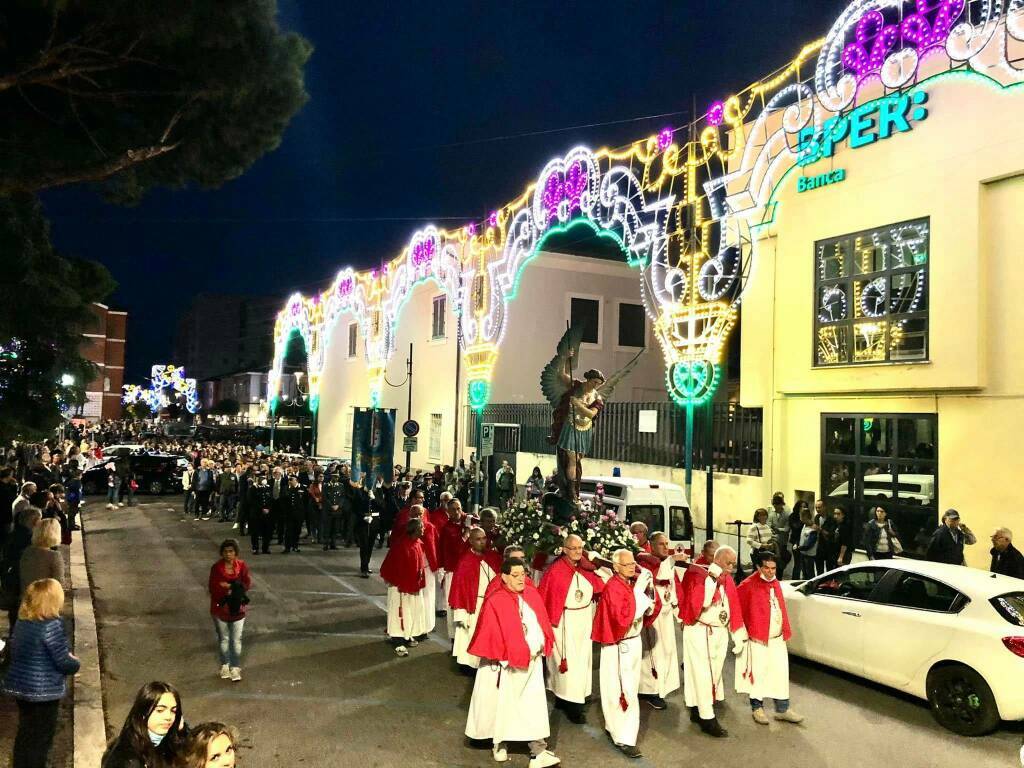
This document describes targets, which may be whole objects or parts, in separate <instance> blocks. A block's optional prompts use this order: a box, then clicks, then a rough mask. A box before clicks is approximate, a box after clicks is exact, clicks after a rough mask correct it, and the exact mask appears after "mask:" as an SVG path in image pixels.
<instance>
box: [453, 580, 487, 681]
mask: <svg viewBox="0 0 1024 768" xmlns="http://www.w3.org/2000/svg"><path fill="white" fill-rule="evenodd" d="M493 579H494V569H493V568H491V566H489V565H488V564H487V563H485V562H484V561H483V560H481V561H480V575H479V577H478V581H477V588H476V610H475V611H473V613H470V612H469V611H467V610H465V609H463V608H456V609H455V611H454V613H455V617H454V618H455V621H456V622H462V624H463V625H464V627H456V628H455V643H454V645H453V647H452V656H454V657H455V660H456V661H457V662H459V664H462V665H464V666H467V667H474V668H476V667H479V666H480V659H478V658H477V657H476V656H474V655H473V654H471V653H470V652H469V641H470V640H472V639H473V632H474V631H475V630H476V619H477V617H478V616H479V615H480V606H481V605H483V602H484V593H485V592H486V591H487V585H488V584H490V583H491V581H492V580H493Z"/></svg>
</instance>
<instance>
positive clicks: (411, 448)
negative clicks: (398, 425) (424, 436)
mask: <svg viewBox="0 0 1024 768" xmlns="http://www.w3.org/2000/svg"><path fill="white" fill-rule="evenodd" d="M419 441H420V439H419V438H418V437H407V438H405V440H403V441H402V450H403V451H405V452H406V453H415V452H416V451H417V450H418V449H417V448H416V446H417V445H419Z"/></svg>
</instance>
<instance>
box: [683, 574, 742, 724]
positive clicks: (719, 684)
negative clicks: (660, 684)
mask: <svg viewBox="0 0 1024 768" xmlns="http://www.w3.org/2000/svg"><path fill="white" fill-rule="evenodd" d="M716 591H717V592H718V593H719V594H720V596H721V599H720V601H719V602H717V603H714V604H712V602H711V601H712V600H713V599H714V596H715V592H716ZM703 605H704V610H703V611H701V614H700V618H699V620H698V622H697V623H696V624H694V625H692V626H685V627H683V699H684V701H685V703H686V706H687V707H697V709H698V711H699V713H700V717H701V719H702V720H711V719H713V718H714V717H715V709H714V703H715V702H716V701H722V700H724V699H725V681H724V680H723V679H722V667H723V666H724V665H725V657H726V655H727V653H728V651H729V615H730V606H729V596H728V594H727V593H726V591H725V589H724V588H722V587H719V586H718V584H717V582H716V581H715V580H714V579H713V578H711V577H710V576H709V577H708V578H707V579H706V580H705V582H704V603H703ZM723 611H724V612H725V619H724V621H723V620H722V618H721V614H722V612H723ZM736 634H737V636H738V637H739V636H742V637H743V638H744V639H745V638H746V632H745V630H742V629H741V630H740V631H739V632H737V633H736Z"/></svg>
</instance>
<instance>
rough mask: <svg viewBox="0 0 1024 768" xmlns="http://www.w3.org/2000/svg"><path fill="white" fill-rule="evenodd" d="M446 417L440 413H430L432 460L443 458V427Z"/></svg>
mask: <svg viewBox="0 0 1024 768" xmlns="http://www.w3.org/2000/svg"><path fill="white" fill-rule="evenodd" d="M443 423H444V419H443V417H442V415H441V414H440V413H432V414H430V457H429V458H430V460H431V461H440V460H441V427H442V425H443Z"/></svg>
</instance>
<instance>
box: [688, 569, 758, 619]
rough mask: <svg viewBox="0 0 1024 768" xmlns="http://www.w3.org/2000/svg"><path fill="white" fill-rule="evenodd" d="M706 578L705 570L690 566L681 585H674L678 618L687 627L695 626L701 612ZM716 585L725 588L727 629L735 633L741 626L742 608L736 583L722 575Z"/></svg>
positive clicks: (727, 575) (729, 577) (726, 575)
mask: <svg viewBox="0 0 1024 768" xmlns="http://www.w3.org/2000/svg"><path fill="white" fill-rule="evenodd" d="M707 577H708V572H707V569H706V568H701V567H700V566H699V565H691V566H690V567H689V568H687V569H686V575H685V576H684V577H683V582H682V584H677V585H676V593H677V595H678V597H679V618H680V619H682V620H683V623H684V624H686V625H687V626H693V625H694V624H696V623H697V619H699V618H700V615H701V613H702V611H703V607H704V582H705V580H706V579H707ZM718 583H719V584H721V585H723V586H724V587H725V595H726V597H727V598H728V599H729V629H730V630H731V631H732V632H736V631H737V630H739V629H740V627H742V626H743V607H742V606H741V604H740V598H739V596H738V595H737V594H736V582H734V581H733V580H732V577H731V576H730V575H729V574H727V573H723V574H722V575H721V576H720V577H719V578H718Z"/></svg>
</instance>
